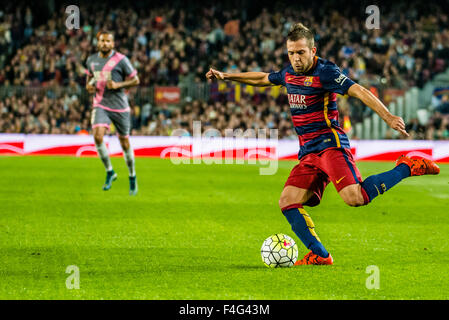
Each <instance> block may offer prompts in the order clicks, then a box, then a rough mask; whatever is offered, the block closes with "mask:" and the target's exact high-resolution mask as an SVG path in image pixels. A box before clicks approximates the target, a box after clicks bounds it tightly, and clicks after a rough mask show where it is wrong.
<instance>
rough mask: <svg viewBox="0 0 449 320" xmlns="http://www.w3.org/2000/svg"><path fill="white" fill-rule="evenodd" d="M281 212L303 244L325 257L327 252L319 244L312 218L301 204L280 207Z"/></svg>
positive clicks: (327, 254)
mask: <svg viewBox="0 0 449 320" xmlns="http://www.w3.org/2000/svg"><path fill="white" fill-rule="evenodd" d="M282 213H283V214H284V216H285V217H286V218H287V221H288V222H289V223H290V225H291V227H292V230H293V232H294V233H295V234H296V235H297V236H298V238H299V239H301V241H302V243H304V245H305V246H306V247H307V248H308V249H310V250H312V252H313V253H314V254H317V255H319V256H320V257H323V258H327V257H328V256H329V253H328V252H327V250H326V248H324V246H323V245H322V244H321V241H320V238H318V235H317V234H316V232H315V225H314V224H313V221H312V219H311V218H310V216H309V215H308V213H307V212H306V210H304V208H303V207H302V205H300V204H295V205H291V206H288V207H285V208H283V209H282Z"/></svg>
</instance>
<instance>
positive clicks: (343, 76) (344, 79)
mask: <svg viewBox="0 0 449 320" xmlns="http://www.w3.org/2000/svg"><path fill="white" fill-rule="evenodd" d="M346 79H348V77H346V76H345V75H344V74H340V76H339V77H338V78H336V79H334V80H335V82H336V83H338V84H339V85H343V83H344V82H345V81H346Z"/></svg>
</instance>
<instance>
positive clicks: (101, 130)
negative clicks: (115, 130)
mask: <svg viewBox="0 0 449 320" xmlns="http://www.w3.org/2000/svg"><path fill="white" fill-rule="evenodd" d="M106 129H107V128H106V127H104V126H98V127H95V128H93V135H94V140H95V147H96V148H97V152H98V156H99V157H100V159H101V161H102V162H103V165H104V167H105V169H106V181H105V183H104V185H103V190H104V191H107V190H109V189H111V186H112V181H115V180H116V179H117V173H115V172H114V169H113V168H112V164H111V159H110V158H109V153H108V149H107V148H106V145H105V144H104V141H103V137H104V134H105V133H106Z"/></svg>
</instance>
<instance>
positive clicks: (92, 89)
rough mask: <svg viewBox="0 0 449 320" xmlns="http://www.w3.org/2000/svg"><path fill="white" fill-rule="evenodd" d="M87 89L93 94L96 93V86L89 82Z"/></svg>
mask: <svg viewBox="0 0 449 320" xmlns="http://www.w3.org/2000/svg"><path fill="white" fill-rule="evenodd" d="M86 90H87V92H89V93H91V94H93V93H95V86H92V85H90V84H87V85H86Z"/></svg>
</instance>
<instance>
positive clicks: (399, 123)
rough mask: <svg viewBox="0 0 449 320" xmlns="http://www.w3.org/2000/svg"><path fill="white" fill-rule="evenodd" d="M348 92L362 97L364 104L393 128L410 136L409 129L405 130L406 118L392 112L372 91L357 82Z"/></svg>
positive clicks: (356, 96) (359, 97) (353, 95)
mask: <svg viewBox="0 0 449 320" xmlns="http://www.w3.org/2000/svg"><path fill="white" fill-rule="evenodd" d="M348 94H349V95H350V96H352V97H355V98H358V99H360V100H361V101H362V102H363V103H364V104H366V105H367V106H368V107H370V108H371V109H372V110H373V111H374V112H376V113H377V114H378V115H379V116H380V117H381V118H382V120H383V121H385V122H386V123H387V124H388V125H389V126H390V127H391V128H392V129H394V130H396V131H399V132H400V133H402V134H403V135H405V136H407V137H408V136H409V134H408V133H407V131H405V123H404V120H403V119H402V118H401V117H398V116H395V115H393V114H391V113H390V111H388V109H387V107H385V105H384V104H383V103H382V101H380V100H379V99H378V98H377V97H376V96H375V95H374V94H373V93H372V92H371V91H369V90H368V89H365V88H364V87H362V86H361V85H359V84H357V83H355V84H353V85H352V86H351V87H350V88H349V90H348Z"/></svg>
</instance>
